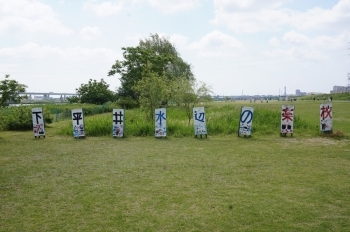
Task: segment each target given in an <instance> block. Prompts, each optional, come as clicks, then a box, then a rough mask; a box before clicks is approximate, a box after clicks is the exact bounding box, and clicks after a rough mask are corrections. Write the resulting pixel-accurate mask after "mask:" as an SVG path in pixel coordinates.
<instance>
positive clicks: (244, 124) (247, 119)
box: [238, 106, 254, 136]
mask: <svg viewBox="0 0 350 232" xmlns="http://www.w3.org/2000/svg"><path fill="white" fill-rule="evenodd" d="M253 113H254V108H253V107H249V106H242V109H241V115H240V117H239V131H238V135H248V136H249V135H250V134H251V132H252V124H253Z"/></svg>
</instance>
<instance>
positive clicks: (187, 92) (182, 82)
mask: <svg viewBox="0 0 350 232" xmlns="http://www.w3.org/2000/svg"><path fill="white" fill-rule="evenodd" d="M172 86H173V87H172V89H173V91H172V99H173V100H174V101H175V102H176V104H177V105H178V106H180V107H183V108H184V110H185V112H186V115H187V118H188V124H190V122H191V119H192V117H193V115H192V114H193V112H192V109H193V107H195V106H196V105H197V104H198V103H200V102H201V103H203V102H207V101H210V100H211V97H210V94H211V93H212V90H211V86H208V85H207V84H206V83H204V82H201V81H196V80H187V79H186V78H183V77H182V78H178V79H177V80H176V81H173V82H172Z"/></svg>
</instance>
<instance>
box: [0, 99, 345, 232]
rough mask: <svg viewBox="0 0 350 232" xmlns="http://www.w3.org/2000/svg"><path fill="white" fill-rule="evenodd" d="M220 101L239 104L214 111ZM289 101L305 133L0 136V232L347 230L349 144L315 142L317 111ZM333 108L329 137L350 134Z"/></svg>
mask: <svg viewBox="0 0 350 232" xmlns="http://www.w3.org/2000/svg"><path fill="white" fill-rule="evenodd" d="M227 104H233V105H235V106H237V107H239V106H240V105H243V104H244V105H249V104H247V103H246V102H245V103H244V102H234V103H216V104H215V106H217V107H221V106H222V107H226V105H227ZM293 104H295V106H296V113H295V114H296V115H299V114H300V116H301V117H302V118H303V120H306V121H308V122H309V123H310V124H311V125H314V126H315V130H314V132H310V133H308V134H301V133H297V132H296V133H295V136H294V137H287V138H284V137H279V132H278V131H277V132H276V134H272V135H268V136H266V135H262V134H260V133H258V132H257V133H256V134H253V136H252V138H238V137H237V136H236V135H234V134H233V135H216V136H210V134H209V137H208V139H194V138H191V137H185V138H175V137H168V138H166V139H155V138H153V137H151V136H149V137H127V138H124V139H112V138H111V137H109V136H101V137H87V138H86V139H73V138H72V136H60V135H58V134H59V131H60V128H61V127H62V126H63V125H64V123H65V122H59V123H54V124H52V125H51V126H50V127H49V128H47V131H46V133H47V136H46V138H45V139H34V138H33V134H32V132H0V206H1V211H0V231H350V172H349V170H350V140H349V139H348V137H342V139H337V138H332V137H323V136H320V135H319V134H318V123H319V122H318V120H319V118H318V109H319V102H313V101H300V102H299V101H297V102H293ZM280 106H281V103H280V102H272V103H271V102H269V103H257V104H256V105H255V107H257V108H259V107H260V108H268V109H274V110H279V109H280ZM333 108H334V114H333V115H334V128H335V131H337V130H340V131H341V132H342V133H344V134H346V135H349V134H350V125H349V124H350V121H349V116H348V115H349V114H350V103H349V102H334V103H333ZM315 111H316V112H315ZM253 123H254V122H253ZM253 127H254V124H253ZM312 131H313V130H312Z"/></svg>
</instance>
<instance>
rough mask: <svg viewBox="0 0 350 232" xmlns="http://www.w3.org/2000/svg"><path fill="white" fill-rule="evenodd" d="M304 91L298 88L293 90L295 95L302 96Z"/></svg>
mask: <svg viewBox="0 0 350 232" xmlns="http://www.w3.org/2000/svg"><path fill="white" fill-rule="evenodd" d="M304 95H306V92H300V89H297V90H295V96H304Z"/></svg>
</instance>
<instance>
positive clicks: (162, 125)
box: [154, 108, 166, 137]
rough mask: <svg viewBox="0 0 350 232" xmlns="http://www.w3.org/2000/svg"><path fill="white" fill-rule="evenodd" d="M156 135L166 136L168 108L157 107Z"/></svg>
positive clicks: (155, 118) (155, 119)
mask: <svg viewBox="0 0 350 232" xmlns="http://www.w3.org/2000/svg"><path fill="white" fill-rule="evenodd" d="M154 123H155V137H166V108H159V109H155V117H154Z"/></svg>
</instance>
